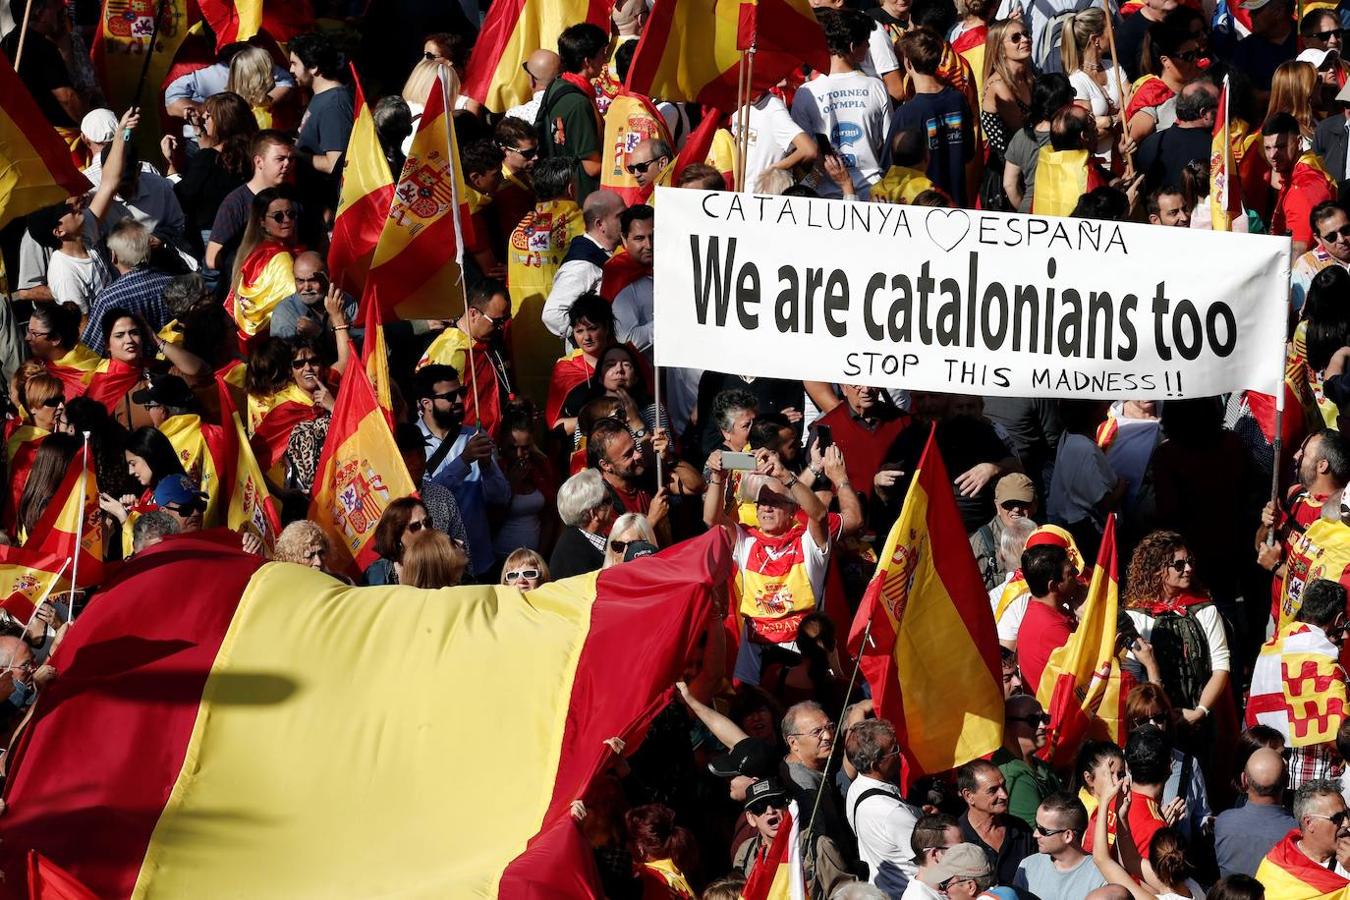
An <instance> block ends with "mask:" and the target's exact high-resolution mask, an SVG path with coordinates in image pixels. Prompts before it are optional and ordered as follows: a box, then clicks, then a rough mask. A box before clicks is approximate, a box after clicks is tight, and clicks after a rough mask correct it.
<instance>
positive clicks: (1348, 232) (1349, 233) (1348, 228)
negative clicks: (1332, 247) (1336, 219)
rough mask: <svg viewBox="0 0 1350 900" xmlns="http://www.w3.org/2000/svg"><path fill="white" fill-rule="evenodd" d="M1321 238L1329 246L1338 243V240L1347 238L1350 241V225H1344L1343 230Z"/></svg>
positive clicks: (1340, 229)
mask: <svg viewBox="0 0 1350 900" xmlns="http://www.w3.org/2000/svg"><path fill="white" fill-rule="evenodd" d="M1320 237H1321V238H1322V240H1324V241H1326V242H1327V243H1328V244H1334V243H1336V240H1337V239H1338V238H1346V239H1347V240H1350V224H1347V225H1344V226H1342V227H1341V228H1339V229H1336V230H1333V231H1331V232H1329V233H1327V234H1324V235H1321V236H1320Z"/></svg>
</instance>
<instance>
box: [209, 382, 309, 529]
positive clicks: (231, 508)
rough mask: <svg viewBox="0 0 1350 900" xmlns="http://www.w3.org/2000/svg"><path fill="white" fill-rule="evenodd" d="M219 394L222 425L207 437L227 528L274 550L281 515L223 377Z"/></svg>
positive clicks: (218, 384)
mask: <svg viewBox="0 0 1350 900" xmlns="http://www.w3.org/2000/svg"><path fill="white" fill-rule="evenodd" d="M216 390H217V392H218V394H219V397H220V420H221V424H220V425H219V427H215V426H213V427H211V428H209V429H208V432H207V433H208V436H209V441H208V443H209V444H210V447H211V451H212V455H213V456H214V457H215V460H216V469H217V471H218V472H219V480H220V484H219V491H218V493H219V494H220V496H221V501H220V502H221V503H222V505H223V506H224V509H225V526H226V527H227V528H229V529H230V530H231V531H233V532H236V533H243V532H245V531H247V532H248V533H250V534H252V535H253V536H254V537H256V538H258V540H260V541H262V544H263V546H264V547H266V548H268V549H269V550H270V549H271V548H272V547H273V546H274V545H275V544H276V541H277V535H279V534H281V511H280V510H279V509H278V507H277V501H276V499H275V498H274V497H272V495H271V493H270V492H269V491H268V488H267V481H266V480H265V478H264V477H263V473H264V470H263V467H262V465H261V464H260V463H259V461H258V458H257V456H256V455H254V453H253V446H252V445H251V444H250V443H249V440H248V435H247V434H246V433H245V432H244V423H243V420H242V418H241V417H240V415H239V410H238V409H237V408H236V407H235V405H234V397H233V394H232V392H231V390H230V385H229V383H228V382H227V381H226V380H225V378H224V376H222V375H219V374H218V375H216ZM287 433H288V434H289V431H288V432H287Z"/></svg>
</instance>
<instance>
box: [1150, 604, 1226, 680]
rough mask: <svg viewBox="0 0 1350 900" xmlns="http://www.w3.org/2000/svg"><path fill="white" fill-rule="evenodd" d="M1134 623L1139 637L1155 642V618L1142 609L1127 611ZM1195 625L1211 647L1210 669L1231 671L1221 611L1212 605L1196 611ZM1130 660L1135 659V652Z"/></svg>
mask: <svg viewBox="0 0 1350 900" xmlns="http://www.w3.org/2000/svg"><path fill="white" fill-rule="evenodd" d="M1126 612H1128V613H1129V614H1130V620H1131V621H1133V622H1134V627H1135V630H1136V631H1138V632H1139V636H1140V637H1141V638H1143V639H1144V640H1146V641H1148V642H1149V643H1152V642H1153V621H1154V619H1153V616H1151V615H1149V614H1148V613H1147V612H1145V611H1144V610H1142V609H1130V610H1126ZM1195 623H1196V624H1197V625H1199V626H1200V630H1201V631H1203V632H1204V633H1205V643H1206V644H1208V645H1209V667H1210V669H1211V670H1212V671H1214V672H1227V671H1229V665H1230V664H1229V652H1228V635H1227V633H1226V632H1225V631H1224V630H1223V620H1222V619H1221V618H1220V617H1219V609H1218V607H1216V606H1215V605H1214V604H1212V603H1210V604H1207V605H1205V606H1202V607H1200V608H1199V609H1197V610H1196V611H1195ZM1130 658H1131V659H1134V653H1133V651H1132V652H1131V653H1130Z"/></svg>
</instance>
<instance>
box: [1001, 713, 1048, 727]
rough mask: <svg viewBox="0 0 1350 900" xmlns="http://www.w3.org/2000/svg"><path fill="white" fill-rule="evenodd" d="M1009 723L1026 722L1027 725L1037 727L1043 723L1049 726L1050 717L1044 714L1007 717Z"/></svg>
mask: <svg viewBox="0 0 1350 900" xmlns="http://www.w3.org/2000/svg"><path fill="white" fill-rule="evenodd" d="M1008 721H1009V722H1026V723H1027V724H1028V725H1039V724H1041V723H1042V722H1044V723H1045V724H1046V725H1049V724H1050V717H1049V716H1048V715H1046V714H1045V713H1037V714H1036V715H1034V716H1008Z"/></svg>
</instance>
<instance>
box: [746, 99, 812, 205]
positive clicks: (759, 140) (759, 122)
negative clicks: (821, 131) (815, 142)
mask: <svg viewBox="0 0 1350 900" xmlns="http://www.w3.org/2000/svg"><path fill="white" fill-rule="evenodd" d="M738 118H739V117H733V118H732V124H731V134H732V136H733V137H738V138H739V137H740V134H739V133H738V131H737V129H736V121H737V119H738ZM745 131H746V135H747V137H748V144H749V146H748V147H747V149H746V151H745V184H746V185H747V186H748V188H749V190H751V191H753V190H755V185H756V183H757V182H758V181H759V176H760V175H761V174H762V173H763V172H764V171H765V170H766V169H768V168H769V166H771V165H773V164H774V163H776V162H778V161H779V160H780V159H782V158H783V157H784V156H787V154H788V151H789V150H790V149H791V148H792V141H793V139H794V138H796V137H797V135H799V134H804V132H803V131H802V129H801V126H800V125H798V124H797V123H796V122H795V121H793V119H792V113H790V112H788V108H787V104H786V103H784V102H783V98H781V97H779V96H777V95H775V94H765V95H764V96H763V97H761V98H760V99H759V102H757V103H751V104H750V113H749V121H748V122H747V124H746V129H745Z"/></svg>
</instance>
